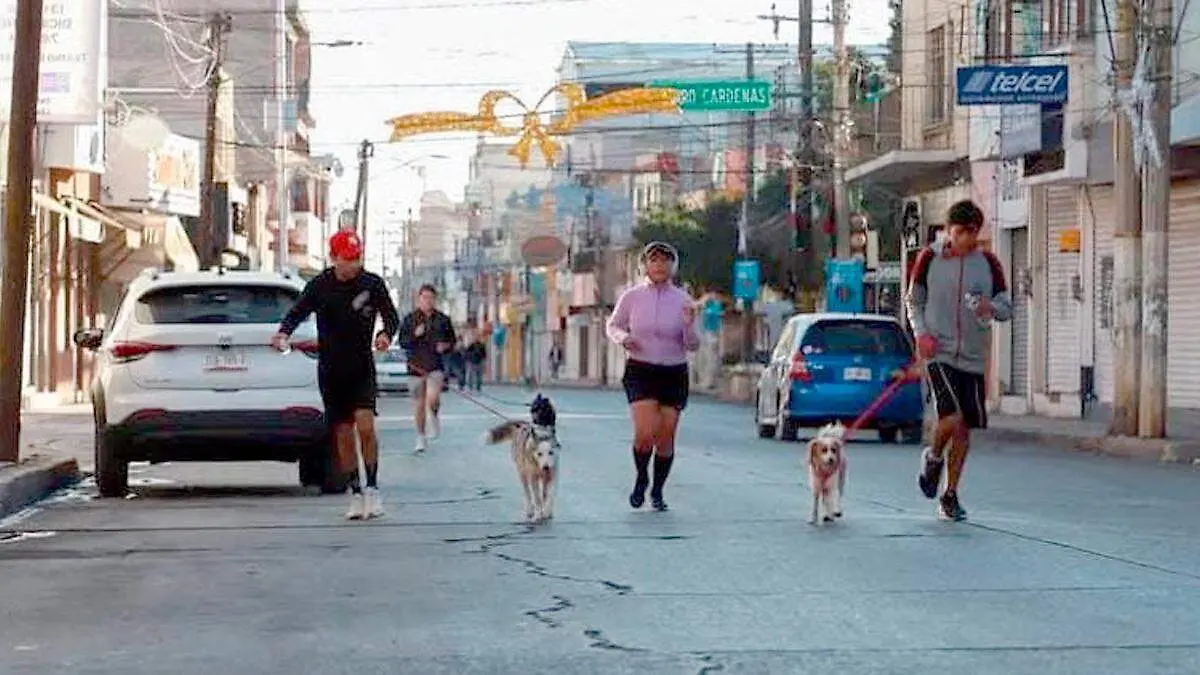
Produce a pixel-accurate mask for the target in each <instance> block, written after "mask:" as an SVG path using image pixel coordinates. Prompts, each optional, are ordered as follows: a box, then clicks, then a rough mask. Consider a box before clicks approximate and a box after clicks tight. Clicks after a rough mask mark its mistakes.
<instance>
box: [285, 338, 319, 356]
mask: <svg viewBox="0 0 1200 675" xmlns="http://www.w3.org/2000/svg"><path fill="white" fill-rule="evenodd" d="M292 347H294V348H296V349H299V350H300V351H302V352H304V355H305V356H307V357H310V358H314V359H315V358H317V354H318V353H319V351H320V345H319V344H318V343H317V341H316V340H301V341H299V342H294V343H292Z"/></svg>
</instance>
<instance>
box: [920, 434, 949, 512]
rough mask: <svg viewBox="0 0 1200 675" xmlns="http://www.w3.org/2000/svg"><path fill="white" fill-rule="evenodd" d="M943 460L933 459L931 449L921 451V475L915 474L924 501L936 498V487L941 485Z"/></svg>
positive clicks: (926, 448)
mask: <svg viewBox="0 0 1200 675" xmlns="http://www.w3.org/2000/svg"><path fill="white" fill-rule="evenodd" d="M945 464H946V462H945V460H942V459H939V458H938V457H935V456H934V454H933V448H931V447H928V446H926V447H925V449H924V450H922V451H921V473H919V474H917V485H918V486H919V487H920V488H921V493H922V494H924V495H925V498H926V499H933V498H934V497H937V492H938V486H939V485H941V483H942V467H943V466H945Z"/></svg>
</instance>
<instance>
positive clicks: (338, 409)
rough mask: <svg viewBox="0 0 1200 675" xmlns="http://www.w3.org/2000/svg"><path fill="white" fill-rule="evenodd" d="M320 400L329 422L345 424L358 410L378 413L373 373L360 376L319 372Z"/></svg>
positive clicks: (351, 420) (352, 418)
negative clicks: (323, 404)
mask: <svg viewBox="0 0 1200 675" xmlns="http://www.w3.org/2000/svg"><path fill="white" fill-rule="evenodd" d="M318 379H319V380H320V387H321V400H322V401H323V402H324V403H325V420H326V421H327V422H329V424H331V425H332V424H345V423H348V422H353V421H354V414H355V413H356V412H358V411H359V410H370V411H371V413H372V414H378V411H377V410H376V407H375V399H376V386H375V375H374V374H373V373H370V374H366V375H363V376H361V377H350V376H347V375H343V374H333V373H330V374H328V375H326V374H323V373H322V374H321V375H320V377H319V378H318Z"/></svg>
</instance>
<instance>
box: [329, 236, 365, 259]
mask: <svg viewBox="0 0 1200 675" xmlns="http://www.w3.org/2000/svg"><path fill="white" fill-rule="evenodd" d="M329 254H330V255H331V256H333V257H334V258H337V259H339V260H358V259H360V258H362V255H363V243H362V239H360V238H359V236H358V233H357V232H354V231H353V230H338V232H337V233H336V234H334V235H333V236H332V237H330V238H329Z"/></svg>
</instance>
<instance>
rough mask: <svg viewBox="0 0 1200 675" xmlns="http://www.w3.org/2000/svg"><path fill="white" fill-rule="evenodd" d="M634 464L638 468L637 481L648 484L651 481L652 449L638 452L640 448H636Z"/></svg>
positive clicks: (634, 450)
mask: <svg viewBox="0 0 1200 675" xmlns="http://www.w3.org/2000/svg"><path fill="white" fill-rule="evenodd" d="M633 466H634V467H635V468H637V482H638V483H639V484H641V485H648V484H649V483H650V451H649V450H647V451H645V452H638V449H637V448H634V449H633ZM643 489H645V488H643Z"/></svg>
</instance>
